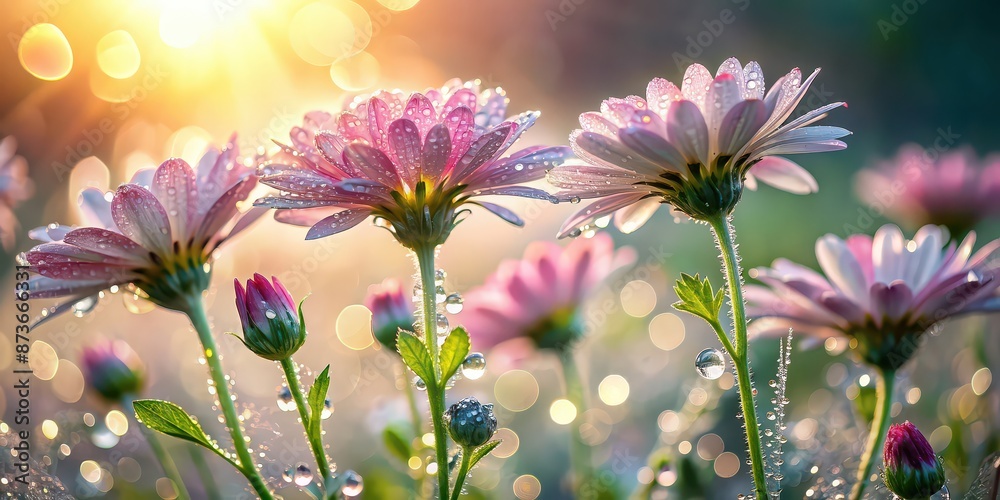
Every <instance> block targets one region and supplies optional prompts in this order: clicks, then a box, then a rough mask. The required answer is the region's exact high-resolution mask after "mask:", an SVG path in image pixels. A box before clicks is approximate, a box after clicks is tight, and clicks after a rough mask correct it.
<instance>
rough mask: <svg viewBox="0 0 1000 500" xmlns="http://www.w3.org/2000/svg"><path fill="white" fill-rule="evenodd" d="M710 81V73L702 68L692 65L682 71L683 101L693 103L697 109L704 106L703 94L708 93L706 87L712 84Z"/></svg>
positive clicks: (698, 65)
mask: <svg viewBox="0 0 1000 500" xmlns="http://www.w3.org/2000/svg"><path fill="white" fill-rule="evenodd" d="M712 80H713V78H712V73H709V71H708V70H707V69H705V67H704V66H702V65H700V64H692V65H690V66H688V67H687V69H686V70H685V71H684V80H683V84H682V85H681V94H683V95H684V99H686V100H688V101H691V102H692V103H694V104H695V105H696V107H697V108H703V107H704V105H705V94H707V93H708V86H709V85H710V84H711V83H712ZM672 107H673V106H671V108H672ZM699 114H700V112H699Z"/></svg>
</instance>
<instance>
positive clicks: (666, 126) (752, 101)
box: [548, 58, 850, 237]
mask: <svg viewBox="0 0 1000 500" xmlns="http://www.w3.org/2000/svg"><path fill="white" fill-rule="evenodd" d="M818 73H819V70H818V69H817V70H816V71H814V72H813V73H812V74H811V75H810V76H809V77H808V78H806V79H805V81H803V80H802V75H801V73H800V72H799V70H798V69H793V70H792V71H791V72H789V73H788V74H787V75H785V76H783V77H781V78H779V79H778V81H776V82H775V83H774V85H773V86H772V87H771V89H770V90H769V91H768V92H767V93H766V94H765V92H764V74H763V72H762V71H761V69H760V66H759V65H758V64H757V63H756V62H750V64H747V65H746V66H745V67H744V66H742V65H740V62H739V61H738V60H736V59H735V58H731V59H728V60H726V61H725V62H724V63H722V66H720V67H719V71H718V73H717V74H716V76H715V77H714V78H713V77H712V74H711V73H709V71H708V70H707V69H705V67H704V66H702V65H700V64H693V65H691V66H689V67H688V68H687V71H686V72H685V73H684V80H683V83H682V85H681V87H680V88H678V87H677V86H676V85H674V84H673V83H670V82H668V81H666V80H664V79H662V78H657V79H655V80H653V81H651V82H650V83H649V86H648V87H647V89H646V98H645V99H643V98H642V97H639V96H629V97H626V98H624V99H618V98H610V99H608V100H606V101H604V103H603V104H602V105H601V110H600V111H599V112H588V113H584V114H582V115H580V125H581V126H582V129H579V130H576V131H574V132H573V133H572V135H570V142H571V144H572V146H573V151H574V152H575V153H576V155H577V156H579V157H580V158H581V159H583V160H584V161H586V162H587V163H588V164H589V165H580V164H567V165H563V166H561V167H558V168H555V169H553V170H552V171H551V172H550V173H549V176H548V180H549V182H550V183H552V184H553V185H555V186H557V187H559V188H561V189H562V191H560V192H558V193H556V194H557V196H558V197H559V198H560V200H561V201H567V200H568V201H572V202H577V201H579V200H581V199H590V198H598V199H599V200H598V201H597V202H595V203H592V204H590V205H588V206H586V207H584V208H583V209H582V210H580V211H579V212H578V213H576V214H575V215H573V216H572V217H570V218H569V219H568V220H567V221H566V223H565V224H563V227H562V229H560V231H559V236H560V237H563V236H567V235H573V234H579V231H580V230H581V229H582V228H584V227H587V226H588V225H590V224H591V223H592V222H593V221H594V220H595V219H598V218H600V217H603V216H605V215H609V214H611V213H615V225H616V226H618V227H619V228H620V229H622V230H623V231H625V232H631V231H634V230H635V229H637V228H638V227H639V226H641V225H642V224H644V223H645V222H646V220H648V219H649V217H650V216H652V214H653V212H655V211H656V208H657V207H658V206H659V204H660V203H669V204H671V205H673V206H674V207H675V208H677V209H678V210H680V211H681V212H683V213H685V214H687V215H688V216H690V217H692V218H694V219H699V220H704V219H707V218H712V217H718V216H722V215H728V214H729V213H731V212H732V210H733V208H734V207H735V206H736V203H737V202H738V201H739V199H740V196H741V194H742V192H743V186H744V185H747V186H748V187H750V188H754V187H755V185H756V180H760V181H761V182H765V183H767V184H770V185H772V186H774V187H777V188H779V189H782V190H785V191H789V192H792V193H797V194H805V193H811V192H814V191H816V190H817V185H816V180H815V179H813V177H812V176H811V175H809V173H808V172H806V171H805V170H804V169H803V168H802V167H800V166H798V165H796V164H795V163H793V162H791V161H789V160H786V159H784V158H781V157H780V156H776V155H788V154H796V153H812V152H817V151H831V150H837V149H843V148H845V147H846V144H844V143H843V142H841V141H839V140H836V139H838V138H840V137H843V136H845V135H848V134H850V132H848V131H847V130H844V129H842V128H839V127H825V126H809V125H811V124H813V123H815V122H817V121H819V120H820V119H822V118H823V117H825V116H826V113H827V112H828V111H830V110H832V109H834V108H837V107H839V106H842V105H844V103H842V102H835V103H831V104H827V105H825V106H821V107H820V108H817V109H814V110H812V111H809V112H808V113H805V114H803V115H802V116H799V117H798V118H795V119H792V120H789V118H790V117H791V115H792V113H793V112H794V111H795V108H796V106H798V104H799V102H800V101H801V100H802V98H803V96H805V94H806V92H807V91H808V89H809V85H810V84H811V83H812V81H813V79H815V78H816V75H817V74H818Z"/></svg>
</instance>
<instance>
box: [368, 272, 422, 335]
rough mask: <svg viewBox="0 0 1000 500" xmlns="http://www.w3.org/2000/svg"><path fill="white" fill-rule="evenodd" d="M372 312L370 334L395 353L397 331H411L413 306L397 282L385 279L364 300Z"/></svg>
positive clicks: (413, 319) (413, 320)
mask: <svg viewBox="0 0 1000 500" xmlns="http://www.w3.org/2000/svg"><path fill="white" fill-rule="evenodd" d="M365 306H366V307H368V309H370V310H371V312H372V333H373V334H374V335H375V338H376V339H378V341H379V342H381V343H382V345H384V346H385V347H386V348H388V349H389V351H391V352H396V337H397V336H398V335H399V329H400V328H402V329H403V330H408V331H413V323H414V322H415V321H416V319H415V318H414V316H413V304H412V301H411V300H410V298H409V297H408V296H407V294H406V293H405V292H404V291H403V287H402V285H400V283H399V281H396V280H394V279H387V280H385V281H383V282H382V285H381V286H377V287H373V290H372V291H371V292H370V293H369V294H368V297H366V298H365Z"/></svg>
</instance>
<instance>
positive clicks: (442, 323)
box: [437, 314, 451, 337]
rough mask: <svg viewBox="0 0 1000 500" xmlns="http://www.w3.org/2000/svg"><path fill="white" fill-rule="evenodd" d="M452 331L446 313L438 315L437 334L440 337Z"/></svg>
mask: <svg viewBox="0 0 1000 500" xmlns="http://www.w3.org/2000/svg"><path fill="white" fill-rule="evenodd" d="M450 331H451V326H450V325H449V324H448V318H447V317H445V315H444V314H438V315H437V334H438V336H439V337H444V336H446V335H448V332H450Z"/></svg>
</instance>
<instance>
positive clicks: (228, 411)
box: [184, 297, 274, 500]
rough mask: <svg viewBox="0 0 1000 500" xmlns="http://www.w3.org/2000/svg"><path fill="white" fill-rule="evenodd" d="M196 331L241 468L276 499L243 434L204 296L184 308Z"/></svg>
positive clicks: (268, 498) (265, 499)
mask: <svg viewBox="0 0 1000 500" xmlns="http://www.w3.org/2000/svg"><path fill="white" fill-rule="evenodd" d="M184 312H185V313H186V314H187V316H188V318H190V320H191V324H192V325H193V326H194V329H195V331H197V332H198V339H199V340H201V345H202V348H203V349H204V353H205V360H206V362H207V364H208V371H209V373H210V374H211V376H212V381H213V382H214V384H215V391H216V396H218V398H219V406H220V407H221V408H222V415H223V417H225V421H226V427H227V429H228V430H229V435H230V437H232V439H233V447H234V448H235V449H236V457H237V458H238V459H239V466H240V467H239V471H240V472H241V473H242V474H243V475H244V476H245V477H246V478H247V480H248V481H250V486H252V487H253V489H254V491H256V492H257V495H259V496H260V498H261V499H262V500H273V499H274V495H273V494H272V493H271V491H270V490H268V489H267V484H265V483H264V478H263V477H261V475H260V471H259V470H257V464H256V463H255V462H254V460H253V456H252V455H251V454H250V450H249V448H247V445H248V443H247V440H246V438H245V437H244V436H243V427H242V425H241V424H240V419H239V417H238V416H237V413H236V405H234V404H233V397H232V395H231V394H230V392H229V381H228V380H226V373H225V372H224V371H223V370H222V362H221V361H219V346H218V345H216V343H215V338H214V337H212V329H211V328H209V326H208V317H207V315H206V314H205V306H204V304H202V302H201V298H200V297H191V298H190V300H189V301H188V307H187V310H186V311H184Z"/></svg>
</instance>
